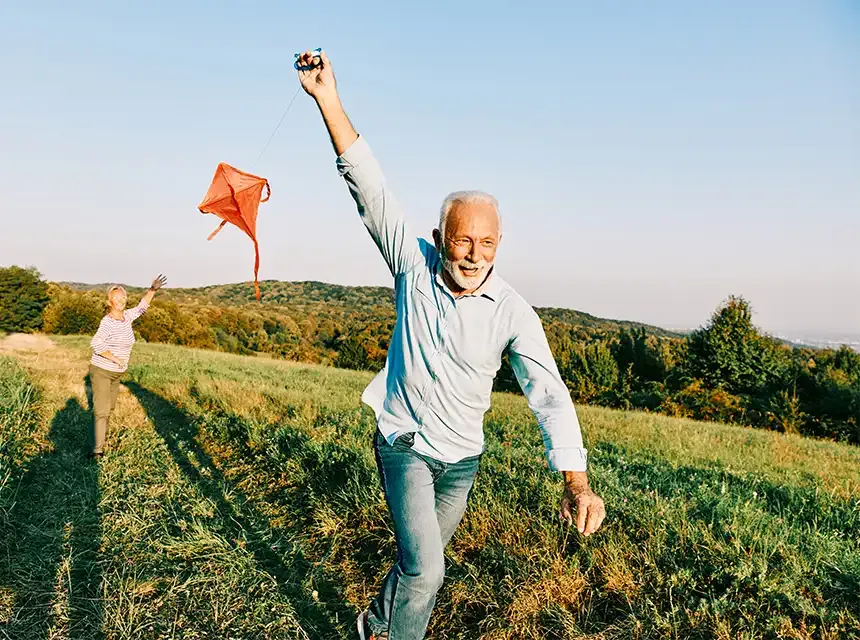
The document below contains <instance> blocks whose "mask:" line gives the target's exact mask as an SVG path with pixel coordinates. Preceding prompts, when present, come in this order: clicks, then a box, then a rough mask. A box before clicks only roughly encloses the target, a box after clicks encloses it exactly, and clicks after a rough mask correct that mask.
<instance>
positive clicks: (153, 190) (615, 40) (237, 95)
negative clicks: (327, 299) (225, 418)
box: [0, 0, 860, 332]
mask: <svg viewBox="0 0 860 640" xmlns="http://www.w3.org/2000/svg"><path fill="white" fill-rule="evenodd" d="M413 4H415V3H401V2H397V3H395V2H367V1H354V0H353V1H350V2H339V1H337V2H326V3H321V4H320V3H317V4H314V3H301V2H243V3H238V2H229V3H228V2H211V1H210V2H190V1H185V2H175V3H168V2H164V1H158V2H146V3H142V2H141V3H119V2H98V3H96V2H89V1H85V0H84V1H81V2H75V3H66V2H62V3H60V2H40V3H23V2H18V3H11V2H8V3H3V4H2V5H0V87H2V92H0V95H2V99H0V187H2V200H0V202H2V204H0V212H2V228H1V229H0V265H9V264H19V265H34V266H36V267H37V268H39V269H40V270H41V271H42V273H43V274H44V275H45V276H46V277H48V278H50V279H53V280H75V281H86V282H103V281H120V282H125V283H129V284H136V285H143V284H148V283H149V281H150V280H151V278H152V277H153V276H154V275H156V274H157V273H158V272H164V273H166V274H167V275H168V277H169V279H170V284H171V285H177V286H196V285H205V284H212V283H224V282H237V281H244V280H248V279H250V278H251V277H252V273H253V249H252V245H251V242H250V241H249V240H248V239H247V238H246V237H245V236H244V235H243V234H241V232H239V231H238V230H236V229H235V228H232V227H228V228H226V229H225V230H223V231H222V232H221V233H220V234H219V235H218V236H217V237H216V238H215V239H214V240H213V241H212V242H206V237H207V235H208V234H209V232H210V231H212V229H214V228H215V226H217V222H218V220H217V219H216V218H215V217H214V216H211V215H205V216H204V215H202V214H200V213H199V212H198V211H197V208H196V207H197V204H198V203H199V202H200V200H201V199H202V197H203V195H204V194H205V192H206V189H207V188H208V185H209V181H210V180H211V178H212V174H213V172H214V170H215V167H216V165H217V164H218V162H220V161H224V162H228V163H230V164H233V165H234V166H237V167H239V168H242V169H245V170H249V171H255V172H258V173H260V174H262V175H264V176H266V177H267V178H268V179H269V180H270V182H271V184H272V198H271V200H270V201H269V202H268V203H266V204H263V205H261V207H260V218H259V222H258V229H259V237H260V252H261V259H262V264H261V270H260V278H261V279H267V278H277V279H284V280H306V279H309V280H321V281H327V282H335V283H341V284H386V285H390V284H391V282H390V280H389V278H388V274H387V272H386V270H385V267H384V265H383V263H382V260H381V258H380V257H379V256H378V254H377V253H376V249H375V247H374V246H373V244H372V242H371V240H370V238H369V237H368V236H367V234H366V232H365V231H364V228H363V226H362V225H361V223H360V221H359V219H358V216H357V214H356V212H355V209H354V206H353V203H352V200H351V199H350V197H349V194H348V192H347V190H346V187H345V186H344V184H343V182H342V181H341V179H340V178H338V176H337V173H336V171H335V168H334V154H333V152H332V150H331V147H330V145H329V142H328V139H327V137H326V134H325V130H324V128H323V126H322V123H321V121H320V118H319V116H318V114H317V112H316V111H315V108H314V107H313V104H312V103H311V101H310V99H309V98H308V97H307V96H306V95H305V94H304V93H302V94H300V95H299V97H298V98H297V100H296V102H295V104H294V105H293V108H292V109H291V111H290V113H289V114H288V115H287V117H286V119H285V120H284V124H283V125H282V127H281V129H280V131H279V133H278V135H277V137H276V138H275V140H274V141H273V142H272V144H271V146H270V147H269V149H268V151H267V152H266V154H265V155H264V156H263V159H262V160H261V161H260V163H259V164H256V165H255V160H256V158H257V156H258V155H259V153H260V151H261V150H262V148H263V146H264V145H265V143H266V140H267V139H268V138H269V135H270V134H271V133H272V131H273V130H274V127H275V125H276V124H277V122H278V119H279V118H280V116H281V114H282V113H283V111H284V109H285V108H286V105H287V104H288V103H289V101H290V99H291V98H292V97H293V95H294V93H295V91H296V89H297V88H298V84H297V80H296V78H295V72H294V70H293V68H292V55H293V53H294V52H296V51H299V50H303V49H306V48H312V47H316V46H322V47H324V48H326V50H327V51H328V53H329V55H330V57H331V59H332V62H333V65H334V68H335V72H336V74H337V77H338V82H339V86H340V89H341V94H342V97H343V101H344V103H345V106H346V108H347V111H348V113H349V115H350V117H351V118H352V120H353V121H354V123H355V125H356V127H357V128H358V129H359V130H360V132H361V133H362V134H364V135H365V136H366V137H367V139H368V141H369V142H370V143H371V144H372V145H373V147H374V149H375V150H376V153H377V155H378V157H379V159H380V161H381V162H382V164H383V168H384V169H385V170H386V171H387V176H388V180H389V182H390V183H391V185H392V186H393V188H394V189H395V190H396V193H397V194H398V197H399V199H400V200H401V201H402V202H403V203H404V205H405V206H406V207H407V210H408V211H409V213H410V217H411V221H412V225H413V229H414V230H415V232H416V233H419V234H421V235H424V236H425V237H429V234H430V231H431V230H432V228H433V226H434V223H435V220H436V216H437V210H438V206H439V203H440V201H441V200H442V198H443V197H444V195H445V194H446V193H448V192H449V191H452V190H455V189H463V188H481V189H485V190H488V191H491V192H493V193H494V194H496V195H497V197H498V198H499V200H500V201H501V206H502V211H503V215H504V222H505V237H504V239H503V242H502V246H501V248H500V254H499V259H498V263H497V264H498V267H499V270H500V273H501V274H502V275H503V276H504V277H505V278H506V279H507V280H508V281H509V282H511V283H512V284H513V285H514V286H515V287H516V288H517V289H518V290H519V291H520V292H521V293H522V294H523V295H524V296H525V297H526V299H527V300H529V301H530V302H531V303H532V304H535V305H540V306H564V307H571V308H575V309H580V310H584V311H588V312H590V313H594V314H596V315H600V316H607V317H616V318H625V319H634V320H640V321H646V322H652V323H656V324H660V325H663V326H668V327H691V326H698V325H700V324H702V323H704V322H705V321H706V320H707V318H708V316H709V315H710V313H711V312H712V311H713V309H714V308H715V307H716V306H717V305H718V304H719V303H720V302H721V301H722V300H723V299H725V298H726V297H727V296H728V295H730V294H741V295H744V296H746V297H747V298H748V299H750V300H751V302H752V304H753V306H754V308H755V310H756V316H755V319H756V322H757V324H759V326H761V327H762V328H763V329H765V330H767V331H772V332H784V331H800V330H812V331H836V332H847V331H852V332H857V331H860V3H858V2H856V1H850V0H834V1H824V0H822V1H821V2H810V1H802V2H795V1H779V2H777V1H764V0H762V1H757V2H740V1H732V2H725V1H721V2H681V1H678V2H649V3H644V2H634V1H632V0H631V1H629V2H601V3H597V2H582V1H579V2H542V3H507V2H459V1H458V2H433V3H429V2H428V3H421V6H419V7H416V6H412V5H413ZM37 5H38V8H36V6H37Z"/></svg>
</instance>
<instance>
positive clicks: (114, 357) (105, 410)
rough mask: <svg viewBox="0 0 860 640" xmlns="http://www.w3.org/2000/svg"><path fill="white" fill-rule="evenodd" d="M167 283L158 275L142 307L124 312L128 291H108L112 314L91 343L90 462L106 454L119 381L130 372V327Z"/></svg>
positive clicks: (114, 288) (131, 345) (116, 288)
mask: <svg viewBox="0 0 860 640" xmlns="http://www.w3.org/2000/svg"><path fill="white" fill-rule="evenodd" d="M166 282H167V279H166V278H165V277H164V276H162V275H160V274H159V276H158V277H157V278H156V279H155V280H153V281H152V286H151V287H150V288H149V290H148V291H147V292H146V293H145V294H144V295H143V298H142V299H141V301H140V303H139V304H138V305H137V306H136V307H135V308H134V309H130V310H129V309H126V308H125V304H126V301H127V300H128V294H127V293H126V291H125V289H123V288H122V287H121V286H119V285H114V286H112V287H110V289H108V292H107V306H108V307H109V309H110V310H109V311H108V314H107V315H106V316H105V317H104V318H102V321H101V324H99V330H98V331H97V332H96V335H94V336H93V339H92V340H91V341H90V347H92V350H93V357H92V358H91V359H90V381H91V383H92V388H93V409H94V413H95V425H94V426H95V436H94V444H93V450H92V451H91V452H90V454H89V456H90V457H91V458H94V457H96V456H101V455H102V453H103V451H102V450H103V448H104V442H105V434H106V433H107V426H108V420H109V419H110V414H111V412H112V411H113V408H114V405H116V398H117V395H118V394H119V379H120V377H122V374H123V373H125V372H126V370H127V369H128V359H129V357H130V356H131V348H132V347H133V346H134V331H133V330H132V328H131V323H132V322H134V321H135V320H137V319H138V318H139V317H140V316H142V315H143V314H144V313H145V312H146V310H147V309H148V308H149V303H150V302H152V298H153V296H155V292H156V291H158V290H159V289H161V287H163V286H164V284H165V283H166Z"/></svg>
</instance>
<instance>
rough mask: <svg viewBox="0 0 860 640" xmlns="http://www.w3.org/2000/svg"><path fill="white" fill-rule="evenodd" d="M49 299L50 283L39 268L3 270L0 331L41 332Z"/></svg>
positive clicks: (0, 273)
mask: <svg viewBox="0 0 860 640" xmlns="http://www.w3.org/2000/svg"><path fill="white" fill-rule="evenodd" d="M49 300H50V298H49V297H48V283H46V282H45V281H43V280H42V277H41V275H40V274H39V272H38V271H37V270H36V269H33V268H29V269H24V268H22V267H15V266H12V267H6V268H0V330H2V331H23V332H31V331H38V330H39V329H40V328H41V327H42V312H43V311H44V309H45V306H46V305H47V304H48V302H49Z"/></svg>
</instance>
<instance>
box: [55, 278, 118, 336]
mask: <svg viewBox="0 0 860 640" xmlns="http://www.w3.org/2000/svg"><path fill="white" fill-rule="evenodd" d="M49 291H50V296H51V302H50V304H48V306H47V307H45V312H44V314H43V318H44V327H43V328H44V330H45V332H47V333H59V334H93V333H95V332H96V331H97V330H98V328H99V323H100V322H101V320H102V318H103V317H104V316H105V313H106V312H107V307H106V306H105V301H104V296H103V295H102V294H101V293H100V292H98V291H87V292H85V293H78V292H76V291H72V290H71V289H68V288H66V287H60V286H58V285H55V284H52V285H51V286H50V289H49Z"/></svg>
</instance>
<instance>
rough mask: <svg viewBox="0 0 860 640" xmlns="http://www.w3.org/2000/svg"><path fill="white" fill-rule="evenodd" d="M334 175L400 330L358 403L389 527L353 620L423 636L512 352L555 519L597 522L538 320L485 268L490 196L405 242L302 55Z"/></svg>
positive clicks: (322, 78)
mask: <svg viewBox="0 0 860 640" xmlns="http://www.w3.org/2000/svg"><path fill="white" fill-rule="evenodd" d="M298 63H299V79H300V81H301V84H302V87H303V88H304V90H305V91H306V92H307V93H308V94H309V95H310V96H311V97H313V98H314V100H315V101H316V104H317V106H318V107H319V110H320V112H321V114H322V117H323V120H324V121H325V124H326V127H327V129H328V132H329V136H330V137H331V141H332V144H333V145H334V149H335V152H336V153H337V161H336V164H337V167H338V170H339V172H340V175H341V176H343V178H344V179H345V181H346V183H347V185H348V186H349V190H350V192H351V194H352V197H353V199H354V200H355V202H356V205H357V207H358V212H359V214H360V216H361V219H362V221H363V222H364V224H365V226H366V227H367V230H368V231H369V232H370V236H371V237H372V238H373V241H374V242H375V243H376V246H377V247H378V248H379V250H380V252H381V253H382V256H383V258H384V259H385V262H386V264H387V265H388V268H389V269H390V271H391V275H392V276H393V277H394V283H395V297H396V305H397V323H396V326H395V329H394V334H393V336H392V338H391V345H390V347H389V350H388V358H387V362H386V365H385V368H384V369H383V370H382V371H381V372H380V373H379V374H378V375H377V376H376V377H375V378H374V380H373V382H371V384H370V385H369V386H368V388H367V389H366V390H365V392H364V394H363V395H362V399H363V401H364V402H366V403H367V404H368V405H370V406H371V407H372V408H373V409H374V411H375V413H376V419H377V430H376V434H375V439H374V450H375V455H376V461H377V465H378V468H379V473H380V478H381V483H382V488H383V490H384V493H385V498H386V502H387V504H388V509H389V511H390V513H391V517H392V520H393V523H394V530H395V536H396V540H397V562H396V563H395V564H394V565H393V566H392V567H391V569H390V571H389V572H388V574H387V575H386V577H385V579H384V581H383V584H382V588H381V590H380V592H379V594H378V595H377V597H376V599H375V600H374V601H373V602H372V603H371V605H370V607H369V608H368V609H367V610H366V611H363V612H362V613H361V614H360V615H359V617H358V620H357V627H358V635H359V637H360V638H361V639H362V640H369V639H370V638H374V639H376V640H383V639H387V640H412V639H413V638H414V639H417V638H423V637H424V634H425V632H426V628H427V623H428V621H429V619H430V614H431V612H432V610H433V606H434V604H435V601H436V593H437V591H438V590H439V588H440V587H441V586H442V580H443V577H444V574H445V562H444V550H445V547H446V546H447V544H448V541H449V540H450V538H451V536H452V535H453V533H454V530H455V529H456V527H457V525H458V524H459V522H460V520H461V518H462V517H463V514H464V512H465V509H466V502H467V498H468V495H469V492H470V491H471V488H472V484H473V482H474V479H475V474H476V473H477V470H478V463H479V460H480V457H481V454H482V452H483V444H484V437H483V417H484V414H485V412H486V411H487V409H488V408H489V406H490V393H491V390H492V385H493V379H494V378H495V375H496V373H497V372H498V370H499V367H500V365H501V358H502V354H503V352H504V351H505V350H506V349H507V350H508V353H509V357H510V361H511V365H512V367H513V370H514V372H515V373H516V376H517V379H518V380H519V382H520V386H521V387H522V389H523V392H524V394H525V396H526V398H527V399H528V403H529V407H530V408H531V410H532V411H533V412H534V414H535V416H536V418H537V422H538V426H539V428H540V430H541V432H542V434H543V441H544V444H545V447H546V456H547V460H548V463H549V467H550V468H551V469H552V470H554V471H559V472H561V474H562V475H563V477H564V488H563V494H562V499H561V509H560V517H561V519H562V520H564V521H566V522H567V523H568V524H572V522H573V516H572V513H571V509H572V507H573V506H575V507H576V510H577V527H578V529H579V531H580V533H582V534H584V535H590V534H591V533H594V532H595V531H596V530H597V529H598V528H599V527H600V525H601V523H602V522H603V518H604V516H605V510H604V505H603V501H602V500H601V499H600V498H599V497H598V496H597V495H596V494H595V493H594V492H593V491H592V490H591V489H590V488H589V486H588V476H587V474H586V449H585V448H584V447H583V442H582V436H581V433H580V428H579V422H578V420H577V416H576V412H575V410H574V406H573V402H572V401H571V398H570V394H569V393H568V391H567V388H566V387H565V385H564V382H563V381H562V380H561V377H560V376H559V373H558V368H557V366H556V363H555V361H554V359H553V357H552V353H551V352H550V349H549V345H548V343H547V340H546V336H545V334H544V331H543V327H542V325H541V322H540V319H539V317H538V316H537V314H536V313H535V312H534V310H533V309H532V307H531V306H530V305H529V304H528V303H527V302H526V301H525V300H523V298H521V297H520V296H519V295H518V294H517V293H516V292H515V291H514V290H513V289H512V288H511V286H510V285H509V284H507V283H506V282H505V281H504V280H502V279H501V278H500V277H499V275H498V274H497V273H495V270H494V268H493V262H494V260H495V256H496V250H497V248H498V246H499V242H500V240H501V237H502V231H501V221H500V217H499V211H498V205H497V202H496V200H495V199H494V198H493V197H492V196H490V195H488V194H485V193H482V192H477V191H465V192H457V193H452V194H451V195H449V196H448V197H447V198H446V199H445V201H444V203H443V204H442V211H441V215H440V218H439V228H438V229H436V230H434V231H433V244H430V243H429V242H427V241H426V240H423V239H420V238H416V237H415V236H413V235H412V233H411V232H410V230H409V228H408V226H407V223H406V220H405V219H404V217H403V214H402V212H401V210H400V207H399V206H398V203H397V201H396V200H395V198H394V196H393V195H392V193H391V191H390V190H389V188H388V186H387V185H386V183H385V180H384V178H383V174H382V172H381V170H380V167H379V165H378V164H377V161H376V159H375V158H374V156H373V154H372V152H371V150H370V147H369V146H368V144H367V142H366V141H365V139H364V138H363V137H360V136H359V135H358V133H356V131H355V129H354V128H353V126H352V124H351V123H350V121H349V119H348V118H347V116H346V113H345V112H344V110H343V107H342V106H341V102H340V98H339V96H338V93H337V88H336V83H335V77H334V73H333V71H332V67H331V64H330V62H329V60H328V57H327V56H326V55H325V52H322V53H319V54H316V55H315V54H313V53H312V52H306V53H304V54H302V55H301V56H300V57H299V61H298Z"/></svg>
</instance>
